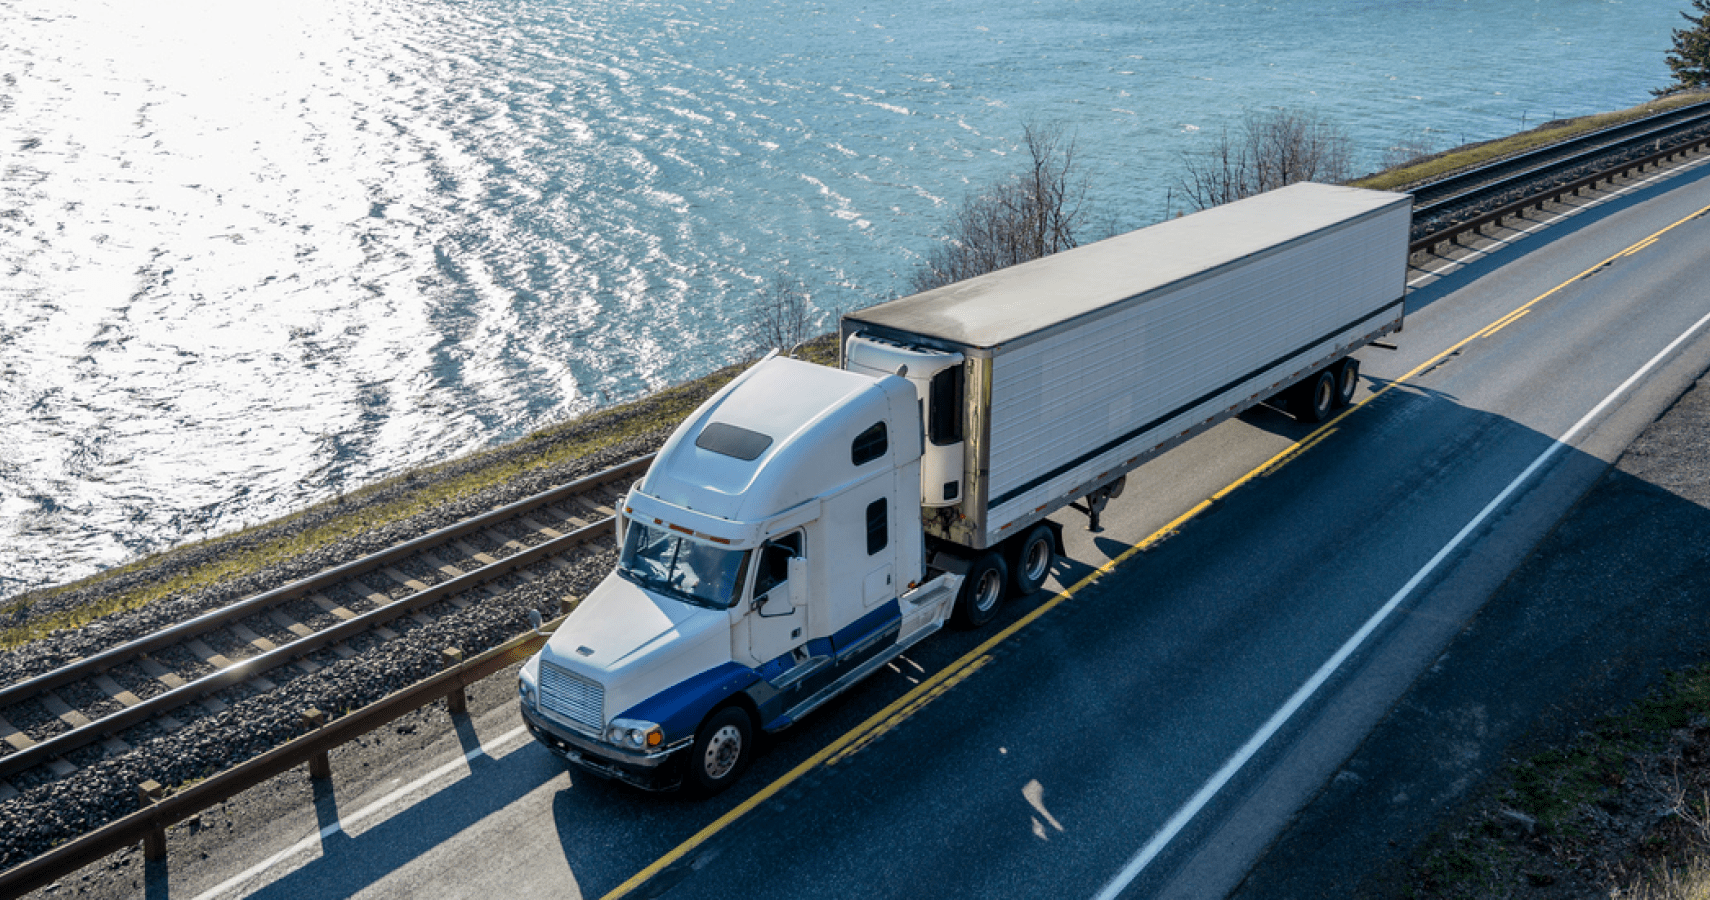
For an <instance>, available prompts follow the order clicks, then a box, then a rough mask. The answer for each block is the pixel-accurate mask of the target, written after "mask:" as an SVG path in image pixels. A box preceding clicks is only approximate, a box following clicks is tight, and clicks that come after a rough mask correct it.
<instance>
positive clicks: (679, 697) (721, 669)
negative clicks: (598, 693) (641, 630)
mask: <svg viewBox="0 0 1710 900" xmlns="http://www.w3.org/2000/svg"><path fill="white" fill-rule="evenodd" d="M759 680H760V676H759V675H758V674H756V673H755V672H754V670H753V669H750V668H748V667H747V666H745V665H742V664H740V663H735V662H727V663H721V664H719V665H717V666H714V667H712V668H710V669H708V670H706V671H705V672H702V673H701V674H699V675H695V676H692V677H689V678H685V679H683V680H682V681H679V682H677V683H676V684H674V685H672V686H670V687H668V688H666V689H665V690H662V691H660V692H659V693H657V694H654V695H653V696H651V697H648V698H647V699H646V700H643V701H641V702H640V703H637V704H636V705H634V706H632V707H630V708H629V709H626V710H624V711H623V712H622V713H620V714H619V715H618V716H616V718H619V719H640V720H642V721H644V722H652V723H654V724H655V725H658V726H659V727H660V728H662V729H664V731H665V743H667V744H669V743H671V742H672V741H675V740H678V739H680V738H684V737H687V736H689V735H691V734H694V732H695V726H697V725H699V724H701V720H702V719H704V718H706V716H707V713H708V712H710V711H711V710H712V708H713V707H714V706H717V705H718V704H720V703H722V702H724V701H725V700H727V699H729V698H731V697H734V696H736V695H737V694H738V693H739V692H741V691H742V689H743V688H746V687H748V686H749V685H751V684H753V683H754V682H756V681H759Z"/></svg>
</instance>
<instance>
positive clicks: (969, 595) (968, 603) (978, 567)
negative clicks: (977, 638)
mask: <svg viewBox="0 0 1710 900" xmlns="http://www.w3.org/2000/svg"><path fill="white" fill-rule="evenodd" d="M1008 581H1009V568H1008V567H1007V566H1005V565H1004V564H1003V554H1001V553H999V552H997V551H996V550H988V551H986V552H985V553H983V554H981V556H980V558H979V559H976V560H974V564H973V565H972V566H969V567H968V574H967V576H966V577H965V578H964V579H963V581H962V592H961V593H960V594H958V595H956V621H957V622H959V623H960V624H961V625H962V627H964V628H978V627H980V626H981V625H984V624H986V623H987V622H990V621H991V620H992V617H993V616H995V615H997V608H998V603H999V602H1000V601H1001V600H1003V589H1004V587H1005V585H1006V584H1007V582H1008Z"/></svg>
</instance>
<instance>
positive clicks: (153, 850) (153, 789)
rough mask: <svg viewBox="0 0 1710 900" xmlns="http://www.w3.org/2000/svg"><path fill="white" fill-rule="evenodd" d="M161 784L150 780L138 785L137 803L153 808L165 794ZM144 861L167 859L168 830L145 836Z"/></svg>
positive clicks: (159, 830)
mask: <svg viewBox="0 0 1710 900" xmlns="http://www.w3.org/2000/svg"><path fill="white" fill-rule="evenodd" d="M165 793H166V792H165V790H164V789H163V788H162V787H161V786H160V782H158V781H155V780H154V779H152V778H151V779H149V780H148V781H145V782H143V783H142V784H139V785H137V803H138V805H140V806H143V807H145V808H146V807H150V806H153V805H154V804H155V803H156V802H158V801H159V800H160V798H161V797H162V796H163V795H164V794H165ZM142 846H143V859H146V860H148V861H149V862H159V861H161V860H163V859H165V858H166V829H164V828H156V829H154V830H153V831H150V832H149V833H148V834H145V835H143V842H142Z"/></svg>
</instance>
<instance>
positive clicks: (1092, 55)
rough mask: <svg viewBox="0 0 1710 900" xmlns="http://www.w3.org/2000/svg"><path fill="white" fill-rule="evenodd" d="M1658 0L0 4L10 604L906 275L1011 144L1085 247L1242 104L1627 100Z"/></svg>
mask: <svg viewBox="0 0 1710 900" xmlns="http://www.w3.org/2000/svg"><path fill="white" fill-rule="evenodd" d="M1685 5H1686V4H1685V2H1684V0H1678V2H1674V0H1671V2H1661V0H1625V2H1614V0H1536V2H1534V0H1310V2H1308V0H1270V2H1249V0H1224V2H1202V0H1082V2H1026V0H980V2H972V0H933V2H925V3H920V2H916V3H902V2H895V0H876V2H868V0H863V2H843V0H828V2H821V3H813V2H801V0H789V2H782V0H746V2H734V0H709V2H704V3H684V2H647V0H598V2H587V0H557V2H548V0H506V2H503V3H492V2H482V0H467V2H450V0H293V2H291V3H277V4H270V3H262V4H248V3H246V4H233V3H229V2H211V0H78V2H76V3H65V2H60V0H54V2H48V0H0V152H3V153H4V157H3V160H4V163H3V165H4V171H3V173H0V268H3V271H4V275H3V279H4V280H3V281H0V434H3V439H0V596H6V595H10V594H15V593H17V592H18V591H20V590H23V589H26V588H29V587H34V586H40V585H44V584H53V583H58V582H62V581H67V580H70V579H73V578H75V577H78V576H82V575H86V574H89V573H91V572H93V571H95V570H97V569H99V568H101V567H104V566H109V565H113V564H116V563H119V562H123V561H125V560H127V559H129V558H132V557H134V556H136V555H138V554H141V553H144V552H148V551H152V550H158V549H163V548H165V547H168V546H171V545H173V544H176V543H180V542H183V541H186V540H190V539H194V538H198V537H202V536H204V535H207V534H211V533H218V532H220V531H224V530H229V529H232V528H235V527H238V526H240V525H241V524H243V523H246V522H255V521H260V520H262V519H265V518H269V517H273V516H276V515H279V514H281V513H284V512H287V511H290V510H291V509H294V508H299V507H301V506H303V505H305V504H307V503H310V502H313V501H315V500H317V499H321V498H324V497H327V496H330V495H333V494H335V493H338V492H339V491H341V490H348V489H351V488H353V487H356V486H359V485H361V484H364V483H368V482H370V481H373V480H375V479H378V478H382V477H385V476H386V475H388V474H392V473H396V472H398V471H400V470H402V469H404V468H407V467H409V466H411V465H414V464H419V463H422V462H427V461H431V460H435V459H440V458H444V457H446V456H448V455H452V454H456V453H459V452H464V451H468V450H472V449H476V448H479V447H482V446H486V445H489V444H492V443H495V442H501V441H505V440H509V439H512V438H516V437H518V436H520V435H522V434H525V433H527V432H528V431H529V430H531V429H533V428H536V427H539V426H540V425H543V424H546V423H548V422H551V421H554V420H557V419H560V418H563V417H565V416H568V415H572V414H575V413H577V412H581V411H586V410H588V409H591V408H594V407H596V406H599V405H602V404H605V403H609V402H612V401H615V400H618V399H622V398H627V397H632V396H635V395H637V394H639V393H642V392H645V391H647V390H649V389H651V388H655V387H658V386H661V385H664V384H668V383H672V382H675V381H680V380H682V379H685V378H689V377H692V376H695V375H698V374H701V373H703V372H705V371H708V370H709V369H711V368H714V367H716V366H718V365H720V364H723V363H725V362H728V361H731V360H733V359H734V358H736V357H738V356H739V355H740V354H741V353H742V351H743V350H744V349H746V347H747V346H748V343H749V340H750V339H749V338H748V337H747V336H746V334H745V330H746V329H747V328H748V325H747V322H748V320H749V314H748V312H747V310H748V309H749V307H750V305H751V303H752V301H753V297H754V295H755V292H756V290H757V288H758V287H759V286H760V285H761V284H763V283H764V282H766V281H769V280H770V279H771V277H772V274H773V273H775V272H785V273H789V274H790V275H793V276H795V277H799V278H801V279H802V280H803V281H804V282H805V283H806V284H807V286H808V287H809V289H810V290H811V292H812V298H813V304H814V306H815V308H816V311H817V313H818V314H819V315H820V316H821V319H820V321H821V323H822V324H824V325H826V326H829V325H830V323H831V321H832V319H833V317H834V315H835V312H836V310H838V309H849V308H852V307H856V306H861V305H865V304H867V303H871V302H873V301H875V300H879V299H883V298H885V297H887V296H889V295H890V294H891V293H892V292H894V291H897V290H900V289H901V287H902V285H903V279H904V278H905V277H906V275H907V273H908V272H909V271H910V269H911V268H912V267H913V266H915V265H916V264H917V261H918V260H919V258H920V257H921V255H922V254H923V253H924V252H925V251H926V250H927V248H929V247H930V246H931V244H932V242H933V240H934V239H935V237H936V235H937V234H938V232H939V228H940V225H941V222H942V220H943V217H944V214H945V211H946V204H948V203H954V202H956V201H957V200H959V199H960V198H961V197H962V196H963V193H964V192H965V191H966V190H967V189H968V187H969V186H970V185H978V184H982V183H985V182H988V181H990V180H991V179H993V178H996V177H998V176H1000V175H1001V174H1003V173H1004V172H1006V171H1007V170H1008V167H1009V166H1010V165H1012V164H1013V162H1014V160H1015V157H1014V155H1013V154H1014V152H1015V149H1016V148H1015V143H1016V140H1017V138H1018V136H1019V134H1020V131H1021V124H1022V123H1023V122H1024V121H1035V122H1045V121H1053V120H1054V121H1057V122H1060V123H1063V124H1064V125H1065V126H1067V127H1068V128H1070V129H1072V130H1073V131H1074V132H1075V133H1076V134H1077V135H1078V139H1079V146H1080V150H1081V159H1082V160H1083V161H1084V162H1085V163H1087V164H1088V165H1089V166H1090V167H1091V170H1092V171H1093V172H1094V173H1095V174H1094V179H1093V184H1094V194H1095V196H1096V198H1097V199H1098V200H1099V201H1100V202H1101V203H1102V204H1103V208H1104V209H1105V210H1107V212H1108V214H1109V217H1110V219H1111V222H1112V224H1113V225H1114V226H1115V227H1119V228H1129V227H1136V226H1139V225H1143V224H1146V223H1148V222H1151V221H1155V220H1157V219H1159V218H1161V217H1162V216H1163V215H1164V214H1165V206H1166V202H1167V200H1168V199H1169V198H1170V195H1169V194H1168V193H1167V190H1168V188H1169V185H1170V183H1171V181H1172V180H1173V179H1174V178H1175V177H1176V176H1177V174H1178V172H1179V170H1180V167H1181V163H1180V158H1181V153H1182V152H1183V151H1186V150H1191V149H1192V148H1194V147H1196V146H1203V144H1204V143H1205V142H1206V141H1207V140H1208V139H1209V137H1210V136H1211V135H1214V134H1216V132H1217V130H1218V129H1219V128H1221V127H1223V126H1225V125H1227V124H1230V123H1232V122H1235V121H1237V120H1238V119H1239V117H1240V116H1241V114H1242V112H1243V111H1244V110H1248V109H1259V108H1263V107H1269V106H1291V107H1297V108H1303V109H1307V110H1312V111H1316V112H1320V113H1322V114H1324V115H1326V116H1329V117H1331V118H1334V119H1335V120H1336V121H1338V122H1340V123H1341V124H1343V125H1344V126H1345V127H1346V128H1347V129H1348V131H1349V132H1350V133H1351V135H1352V136H1353V138H1354V140H1355V142H1356V144H1357V145H1358V146H1359V147H1360V149H1361V152H1362V153H1363V154H1364V157H1363V158H1362V163H1363V168H1375V166H1376V163H1377V159H1378V155H1379V152H1380V151H1381V149H1382V148H1383V147H1385V146H1389V145H1393V144H1394V143H1396V142H1397V141H1398V140H1400V139H1403V138H1408V137H1415V138H1416V137H1419V136H1421V135H1424V136H1427V137H1429V138H1430V139H1432V140H1434V141H1435V142H1436V143H1437V145H1438V146H1440V147H1446V146H1448V145H1451V144H1458V143H1461V142H1462V141H1464V140H1477V139H1481V138H1489V137H1495V136H1498V135H1502V134H1507V133H1511V132H1513V131H1517V130H1520V129H1521V128H1522V126H1525V125H1536V124H1538V123H1540V122H1542V121H1544V120H1546V119H1549V118H1552V117H1561V116H1567V115H1575V114H1582V113H1587V112H1595V111H1602V110H1605V109H1613V108H1618V107H1623V106H1628V105H1631V104H1634V103H1637V102H1640V101H1643V100H1645V99H1647V96H1648V95H1647V89H1649V88H1651V87H1655V86H1658V85H1660V84H1662V83H1663V82H1664V81H1666V79H1667V70H1666V67H1665V66H1664V64H1663V61H1662V60H1663V55H1664V53H1665V51H1666V49H1667V47H1668V45H1669V38H1668V36H1669V30H1670V29H1671V28H1672V27H1674V26H1676V25H1679V24H1681V23H1680V19H1679V17H1678V15H1677V14H1676V13H1677V11H1678V10H1679V9H1681V8H1683V7H1684V6H1685Z"/></svg>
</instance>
